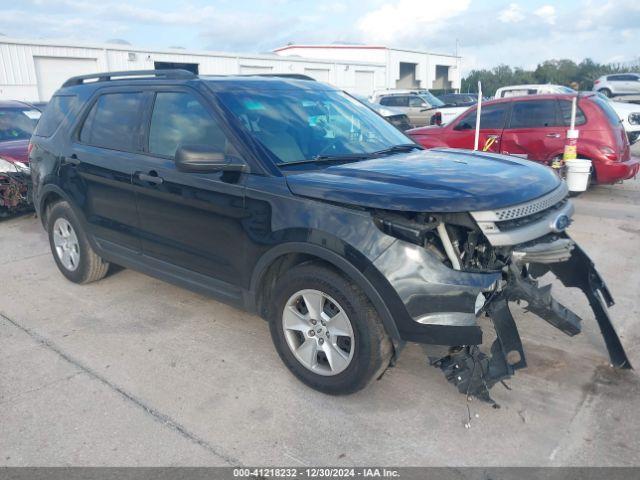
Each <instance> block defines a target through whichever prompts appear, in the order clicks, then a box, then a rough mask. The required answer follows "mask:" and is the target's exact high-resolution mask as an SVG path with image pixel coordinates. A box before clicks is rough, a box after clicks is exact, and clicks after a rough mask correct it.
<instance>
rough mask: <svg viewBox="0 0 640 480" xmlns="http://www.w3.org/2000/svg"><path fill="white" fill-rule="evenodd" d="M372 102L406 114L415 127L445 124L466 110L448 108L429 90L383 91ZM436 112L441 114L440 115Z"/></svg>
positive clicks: (374, 96) (464, 108)
mask: <svg viewBox="0 0 640 480" xmlns="http://www.w3.org/2000/svg"><path fill="white" fill-rule="evenodd" d="M372 101H373V102H374V103H379V104H380V105H384V106H385V107H393V108H397V109H399V110H401V111H402V112H404V113H406V114H407V116H408V117H409V121H410V122H411V125H412V126H414V127H419V126H424V125H434V124H436V122H440V123H438V124H445V123H448V122H450V121H451V120H453V119H454V118H456V117H457V116H458V115H460V114H461V113H462V112H464V111H465V110H466V107H448V106H446V105H445V104H444V103H443V102H442V101H440V100H438V98H436V97H435V96H434V95H432V94H431V93H430V92H429V91H428V90H394V91H383V92H382V93H381V92H378V93H374V95H373V97H372ZM436 112H439V113H438V115H436ZM434 116H435V117H434Z"/></svg>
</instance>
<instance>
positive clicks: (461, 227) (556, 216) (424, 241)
mask: <svg viewBox="0 0 640 480" xmlns="http://www.w3.org/2000/svg"><path fill="white" fill-rule="evenodd" d="M567 193H568V192H567V189H566V185H564V184H562V185H561V186H560V187H559V188H557V189H556V190H554V191H553V192H551V193H549V194H547V195H545V196H543V197H542V198H539V199H536V200H534V201H531V202H528V203H525V204H522V205H517V206H514V207H509V208H504V209H498V210H492V211H482V212H471V213H470V214H422V217H420V216H415V217H414V218H411V219H410V221H409V220H407V219H405V220H399V219H398V218H393V216H390V215H389V214H379V215H378V216H377V222H378V226H379V228H380V229H382V230H383V231H385V232H386V233H388V234H391V235H393V236H395V237H396V238H399V239H402V240H405V241H410V242H412V243H414V244H421V245H422V246H423V247H424V249H425V250H426V251H429V252H431V253H433V254H434V255H436V256H437V257H438V258H439V259H440V260H441V262H442V263H443V264H445V265H446V266H447V267H448V268H450V269H452V270H456V271H459V272H460V274H464V275H466V274H471V275H472V274H477V273H483V274H485V275H488V274H489V273H493V274H495V275H496V277H495V278H496V279H497V280H496V281H495V282H494V283H493V284H492V287H491V289H487V288H484V289H483V290H482V293H481V294H480V296H479V300H478V302H477V303H476V309H475V317H476V319H479V318H480V317H481V316H482V315H487V316H488V317H489V318H490V319H491V321H492V323H493V325H494V329H495V333H496V338H495V341H494V342H493V344H492V345H491V348H490V352H482V351H481V350H480V347H479V345H478V344H472V343H468V344H466V345H458V346H447V347H440V348H432V347H431V348H428V349H427V350H428V352H429V359H430V362H431V364H432V365H435V366H437V367H439V368H440V369H441V370H442V371H443V373H444V374H445V376H446V378H447V379H448V380H449V381H450V382H451V383H453V384H454V385H455V386H456V387H457V388H458V390H459V391H460V392H461V393H464V394H465V395H467V396H470V395H473V396H476V397H478V398H481V399H483V400H486V401H492V400H491V397H490V396H489V389H490V388H491V387H492V386H493V385H495V384H496V383H498V382H503V381H504V380H505V379H507V378H509V377H510V376H512V375H513V374H514V373H515V371H516V370H519V369H521V368H525V367H526V366H527V362H526V357H525V353H524V349H523V346H522V342H521V339H520V335H519V333H518V329H517V326H516V323H515V321H514V319H513V316H512V314H511V311H510V309H509V302H518V303H522V304H523V305H525V310H527V311H529V312H531V313H534V314H536V315H537V316H539V317H540V318H542V319H543V320H545V321H546V322H548V323H549V324H551V325H553V326H554V327H556V328H558V329H559V330H561V331H562V332H563V333H565V334H567V335H569V336H574V335H576V334H578V333H580V331H581V319H580V317H579V316H578V315H576V314H575V313H574V312H572V311H571V310H569V309H568V308H567V307H565V306H564V305H562V304H561V303H559V302H558V301H557V300H556V299H555V298H554V297H553V296H552V294H551V290H552V287H551V285H546V286H542V287H541V286H539V284H538V279H539V278H540V277H542V276H543V275H545V274H546V273H548V272H550V273H552V274H554V275H555V276H556V278H557V279H558V280H560V282H561V283H562V284H563V285H564V286H566V287H575V288H579V289H580V290H582V292H583V293H584V295H585V296H586V297H587V300H588V302H589V304H590V306H591V309H592V310H593V313H594V315H595V318H596V320H597V322H598V325H599V327H600V331H601V333H602V335H603V337H604V340H605V344H606V347H607V350H608V353H609V356H610V359H611V363H612V365H614V366H615V367H618V368H631V364H630V362H629V359H628V357H627V355H626V353H625V351H624V348H623V346H622V343H621V342H620V338H619V337H618V334H617V333H616V330H615V328H614V326H613V324H612V321H611V318H610V317H609V315H608V312H607V307H610V306H612V305H613V303H614V302H613V298H612V296H611V294H610V292H609V290H608V289H607V286H606V285H605V283H604V281H603V279H602V277H601V276H600V275H599V274H598V272H597V271H596V269H595V266H594V264H593V262H592V261H591V259H590V258H589V257H588V256H587V254H586V253H585V252H584V251H583V250H582V249H581V248H580V246H578V245H577V244H576V243H575V242H574V241H573V240H572V239H571V238H570V237H569V236H568V235H567V234H566V233H565V229H566V228H567V227H568V226H569V224H570V221H571V220H570V218H571V215H572V214H573V207H572V205H571V203H570V202H569V200H568V198H567ZM418 227H419V228H418ZM412 235H413V237H412ZM417 235H419V236H417ZM432 343H435V342H432ZM450 345H451V344H450Z"/></svg>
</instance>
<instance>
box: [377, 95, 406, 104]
mask: <svg viewBox="0 0 640 480" xmlns="http://www.w3.org/2000/svg"><path fill="white" fill-rule="evenodd" d="M380 105H386V106H388V107H408V106H409V98H408V97H405V96H400V95H397V96H393V97H383V98H382V99H381V100H380Z"/></svg>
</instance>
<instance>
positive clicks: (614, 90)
mask: <svg viewBox="0 0 640 480" xmlns="http://www.w3.org/2000/svg"><path fill="white" fill-rule="evenodd" d="M593 91H594V92H598V93H601V94H603V95H605V96H607V97H615V96H618V95H640V73H614V74H612V75H603V76H602V77H600V78H598V79H597V80H596V81H595V82H593Z"/></svg>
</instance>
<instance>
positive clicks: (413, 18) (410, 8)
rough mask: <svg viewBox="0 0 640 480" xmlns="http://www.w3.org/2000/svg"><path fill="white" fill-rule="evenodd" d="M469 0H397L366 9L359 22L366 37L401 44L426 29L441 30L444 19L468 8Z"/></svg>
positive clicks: (372, 40)
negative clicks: (366, 11) (370, 9)
mask: <svg viewBox="0 0 640 480" xmlns="http://www.w3.org/2000/svg"><path fill="white" fill-rule="evenodd" d="M470 3H471V1H470V0H449V1H448V2H441V1H438V2H429V4H428V5H426V4H425V2H424V0H398V1H396V2H395V3H386V4H384V5H382V6H380V7H378V8H375V9H374V10H372V11H370V12H368V13H366V14H365V15H364V16H363V17H362V18H360V20H359V21H358V22H357V24H356V28H357V30H358V32H359V34H360V36H361V37H362V39H363V40H364V41H369V42H381V43H393V44H395V45H397V44H401V43H402V42H403V41H405V40H411V39H415V38H416V37H417V36H419V35H421V34H423V33H424V32H425V31H429V30H431V31H432V32H433V31H435V30H440V29H441V28H443V27H444V26H445V25H444V23H445V21H446V20H447V19H449V18H452V17H455V16H456V15H459V14H460V13H462V12H464V11H466V10H467V9H468V8H469V5H470Z"/></svg>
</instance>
